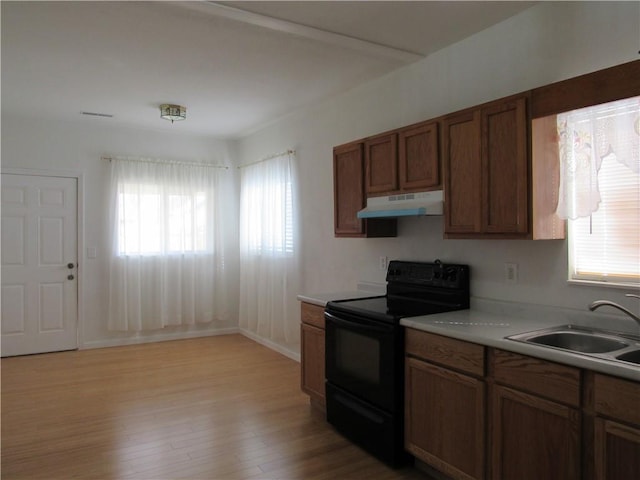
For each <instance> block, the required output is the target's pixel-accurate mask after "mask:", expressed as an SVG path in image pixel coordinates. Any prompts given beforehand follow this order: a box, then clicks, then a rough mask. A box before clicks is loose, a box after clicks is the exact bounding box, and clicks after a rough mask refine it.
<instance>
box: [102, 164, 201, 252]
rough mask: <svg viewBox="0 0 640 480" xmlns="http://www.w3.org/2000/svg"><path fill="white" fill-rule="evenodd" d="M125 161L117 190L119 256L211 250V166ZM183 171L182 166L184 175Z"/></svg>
mask: <svg viewBox="0 0 640 480" xmlns="http://www.w3.org/2000/svg"><path fill="white" fill-rule="evenodd" d="M192 168H193V167H185V166H181V165H179V164H178V165H172V164H157V163H156V164H154V163H152V162H140V161H138V162H137V163H136V162H122V161H121V164H120V165H119V166H118V167H117V168H116V173H117V177H116V178H114V182H116V185H115V188H116V189H117V194H116V195H117V200H116V201H117V206H116V217H117V247H116V251H117V254H118V255H174V254H182V253H206V252H211V246H212V242H211V233H212V229H211V226H212V223H213V221H214V218H213V215H212V213H211V212H212V211H213V207H214V205H213V193H214V187H213V186H212V185H211V184H210V185H207V180H206V178H207V177H209V176H210V174H211V172H204V173H203V171H202V170H203V169H204V170H211V167H201V168H196V169H195V170H194V171H191V169H192ZM178 170H182V171H181V173H180V174H177V173H178Z"/></svg>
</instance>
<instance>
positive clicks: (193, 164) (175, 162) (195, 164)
mask: <svg viewBox="0 0 640 480" xmlns="http://www.w3.org/2000/svg"><path fill="white" fill-rule="evenodd" d="M100 158H101V159H102V160H109V161H111V160H113V157H110V156H107V155H103V156H102V157H100ZM117 158H120V159H121V160H124V161H126V162H142V163H159V164H162V165H185V166H188V167H208V168H224V169H225V170H228V169H229V167H227V166H226V165H213V164H211V163H199V162H183V161H181V160H154V159H151V158H150V159H142V158H128V157H127V158H125V157H117Z"/></svg>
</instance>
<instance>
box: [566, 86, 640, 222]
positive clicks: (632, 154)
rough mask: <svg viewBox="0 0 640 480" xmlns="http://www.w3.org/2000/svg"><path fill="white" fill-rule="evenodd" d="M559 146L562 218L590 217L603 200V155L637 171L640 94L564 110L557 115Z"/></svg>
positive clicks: (639, 156)
mask: <svg viewBox="0 0 640 480" xmlns="http://www.w3.org/2000/svg"><path fill="white" fill-rule="evenodd" d="M557 123H558V135H559V150H560V152H559V153H560V193H559V201H558V209H557V214H558V216H559V217H560V218H564V219H567V218H569V219H576V218H580V217H588V216H590V215H591V214H592V213H594V212H596V211H597V210H598V208H599V205H600V202H601V200H602V199H601V196H600V189H599V185H598V172H599V171H600V166H601V165H602V159H603V158H604V157H606V156H608V155H611V154H613V155H615V157H616V159H617V160H618V161H619V162H620V163H622V164H624V165H626V166H627V167H629V168H630V169H631V171H632V172H634V173H638V170H639V168H640V167H639V165H640V161H639V158H640V154H639V151H640V148H639V146H640V97H633V98H628V99H625V100H620V101H616V102H610V103H607V104H604V105H596V106H594V107H588V108H582V109H580V110H574V111H572V112H567V113H562V114H560V115H558V117H557Z"/></svg>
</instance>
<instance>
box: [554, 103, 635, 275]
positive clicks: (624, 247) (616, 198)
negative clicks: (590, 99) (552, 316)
mask: <svg viewBox="0 0 640 480" xmlns="http://www.w3.org/2000/svg"><path fill="white" fill-rule="evenodd" d="M558 132H559V135H560V144H559V145H560V158H561V190H560V202H559V206H558V213H559V214H560V216H562V217H563V218H568V219H569V221H568V234H569V280H573V281H586V282H597V283H599V284H603V283H606V284H614V285H615V284H619V285H624V286H637V285H639V284H640V158H639V150H640V148H639V146H640V97H636V98H631V99H627V100H623V101H618V102H611V103H608V104H603V105H598V106H594V107H589V108H586V109H580V110H576V111H573V112H568V113H566V114H561V115H558Z"/></svg>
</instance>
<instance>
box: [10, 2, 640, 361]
mask: <svg viewBox="0 0 640 480" xmlns="http://www.w3.org/2000/svg"><path fill="white" fill-rule="evenodd" d="M639 19H640V5H639V4H638V3H637V2H623V3H613V2H602V3H599V2H598V3H596V2H562V3H555V2H541V3H540V4H538V5H537V6H535V7H533V8H531V9H529V10H527V11H526V12H524V13H522V14H520V15H518V16H516V17H514V18H512V19H510V20H507V21H505V22H503V23H502V24H500V25H497V26H495V27H493V28H491V29H489V30H486V31H484V32H481V33H479V34H477V35H475V36H473V37H471V38H469V39H467V40H465V41H462V42H460V43H458V44H456V45H454V46H452V47H449V48H447V49H444V50H442V51H440V52H437V53H435V54H433V55H431V56H429V57H427V58H426V59H424V60H423V61H421V62H418V63H415V64H413V65H410V66H408V67H405V68H403V69H400V70H398V71H396V72H393V73H392V74H390V75H387V76H386V77H384V78H381V79H379V80H376V81H373V82H371V83H368V84H366V85H363V86H361V87H358V88H356V89H354V90H352V91H349V92H347V93H345V94H343V95H339V96H336V97H333V98H330V99H328V100H326V101H324V102H322V103H320V104H317V105H314V106H310V107H308V108H306V109H303V110H301V111H300V112H297V113H295V114H293V115H290V116H289V117H287V118H284V119H281V120H279V121H275V122H273V123H272V124H270V126H268V127H267V128H264V129H263V130H261V131H259V132H257V133H255V134H252V135H250V136H248V137H246V138H244V139H243V140H242V141H240V142H239V143H238V145H236V144H235V143H234V142H224V141H219V140H212V139H206V138H201V137H191V136H186V135H181V134H179V133H176V134H175V135H167V134H166V133H158V132H153V131H141V130H136V131H132V130H130V129H124V128H119V127H117V126H112V124H113V123H114V121H113V120H106V119H85V120H84V121H78V122H77V123H60V122H58V123H51V122H49V121H45V120H39V119H30V118H16V117H12V118H3V119H2V167H3V168H11V167H13V168H27V169H35V170H41V169H46V170H56V169H58V170H59V169H62V170H74V171H79V172H82V173H83V175H84V190H85V196H84V247H92V246H93V247H96V248H97V250H98V258H97V259H87V258H86V254H85V252H86V248H85V250H84V251H83V252H81V258H80V261H81V262H82V275H81V281H82V288H83V298H82V307H83V311H82V319H83V324H82V329H81V334H82V335H81V339H80V342H81V346H84V347H91V346H100V345H109V344H119V343H128V342H134V341H140V340H152V339H158V338H173V337H174V336H188V335H193V334H203V333H204V334H209V333H214V332H217V331H225V329H227V328H235V327H236V326H237V310H235V311H234V312H233V319H231V320H230V321H226V322H221V323H219V324H215V325H211V326H208V327H204V328H203V327H199V328H191V329H167V330H166V331H163V332H160V333H155V332H152V333H145V334H141V335H132V334H122V333H116V332H108V331H107V330H106V305H107V304H106V299H107V297H106V295H107V271H108V269H107V263H106V257H105V252H106V245H107V241H108V239H107V231H108V226H107V222H106V215H107V213H106V198H107V192H106V186H107V181H108V164H107V163H106V162H104V161H101V160H100V156H101V155H104V154H111V155H134V156H135V155H140V156H150V157H162V158H181V159H191V160H201V161H209V162H211V163H225V164H232V159H233V158H240V159H241V160H242V161H241V162H237V163H248V162H251V161H254V160H256V159H259V158H262V157H264V156H265V155H268V154H270V153H274V152H280V151H283V150H285V149H286V148H294V149H296V150H297V157H298V160H299V170H300V177H301V178H300V181H301V185H300V191H301V193H302V195H301V197H302V198H301V202H302V205H301V207H302V235H303V238H302V243H303V251H302V259H303V272H302V280H301V284H300V287H299V290H300V292H307V293H313V292H333V291H337V290H345V289H347V290H351V289H353V288H355V286H356V284H357V282H358V281H360V280H368V281H374V282H384V272H383V271H381V270H379V269H378V261H377V259H378V257H379V256H380V255H386V256H388V257H389V258H392V259H393V258H397V259H407V260H423V261H431V260H433V259H435V258H440V259H442V260H443V261H459V262H466V263H469V264H470V265H471V267H472V269H473V270H472V279H473V280H472V293H473V295H475V296H479V297H486V298H494V299H500V300H515V301H523V302H533V303H539V304H546V305H558V306H569V307H578V308H584V307H585V305H586V304H587V303H588V302H589V301H590V300H592V299H594V298H596V297H606V298H611V299H613V300H616V301H620V302H621V303H626V300H625V299H624V298H622V293H624V292H622V291H619V290H608V289H603V288H589V287H578V286H570V285H567V283H566V281H565V278H566V273H565V271H566V245H565V242H563V241H550V242H533V241H513V240H512V241H506V240H499V241H498V240H493V241H490V240H485V241H471V240H443V239H442V234H443V228H442V218H441V217H440V218H410V219H401V220H400V221H399V236H398V237H397V238H393V239H336V238H334V236H333V172H332V148H333V146H334V145H338V144H341V143H345V142H348V141H351V140H355V139H357V138H361V137H364V136H367V135H371V134H375V133H379V132H382V131H384V130H388V129H392V128H396V127H400V126H403V125H407V124H411V123H414V122H418V121H421V120H426V119H428V118H433V117H436V116H439V115H442V114H445V113H448V112H452V111H455V110H457V109H460V108H464V107H468V106H472V105H475V104H478V103H481V102H484V101H488V100H492V99H495V98H499V97H502V96H505V95H509V94H512V93H517V92H520V91H523V90H526V89H529V88H532V87H537V86H540V85H544V84H548V83H552V82H554V81H557V80H561V79H565V78H570V77H573V76H576V75H580V74H582V73H587V72H591V71H595V70H599V69H602V68H606V67H609V66H612V65H616V64H620V63H624V62H627V61H631V60H634V59H636V58H637V53H638V52H637V49H638V42H637V40H638V32H639V31H640V25H639ZM178 127H179V126H178ZM176 130H178V129H176ZM236 147H237V151H235V150H234V149H235V148H236ZM236 173H237V172H235V169H230V170H229V174H230V175H232V177H234V182H233V185H235V186H236V187H237V175H236ZM229 203H230V204H229V211H231V212H237V196H234V197H233V198H230V200H229ZM230 222H231V225H230V228H231V231H232V232H233V233H236V234H237V222H236V221H235V219H233V218H232V219H231V220H230ZM236 240H237V237H233V238H230V239H229V241H230V247H231V251H230V262H231V270H232V271H233V272H237V242H236ZM505 262H512V263H518V264H519V266H520V281H519V283H518V285H506V284H505V283H504V282H503V264H504V263H505ZM232 281H233V282H234V283H235V284H237V273H235V278H233V279H232ZM231 301H232V302H235V303H237V292H236V293H235V295H234V298H233V299H231ZM284 348H285V350H295V349H297V345H287V346H284Z"/></svg>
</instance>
